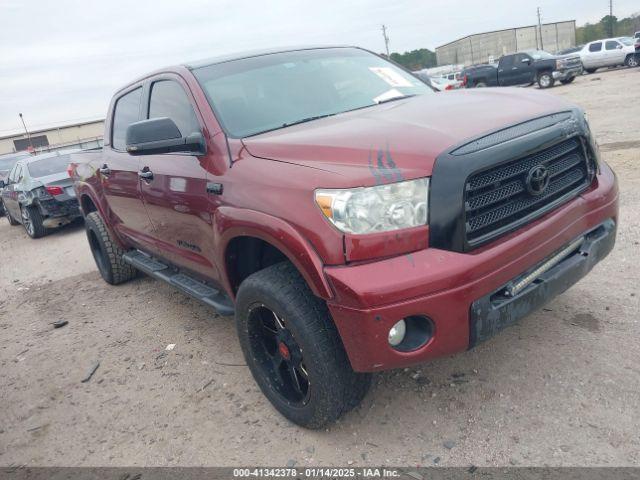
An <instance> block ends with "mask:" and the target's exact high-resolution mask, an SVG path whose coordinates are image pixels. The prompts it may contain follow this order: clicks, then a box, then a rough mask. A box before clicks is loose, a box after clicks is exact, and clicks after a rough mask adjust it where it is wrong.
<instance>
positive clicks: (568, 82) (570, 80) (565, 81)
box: [560, 77, 576, 85]
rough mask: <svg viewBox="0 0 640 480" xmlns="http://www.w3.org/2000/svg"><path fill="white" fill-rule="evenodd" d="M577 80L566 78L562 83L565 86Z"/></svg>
mask: <svg viewBox="0 0 640 480" xmlns="http://www.w3.org/2000/svg"><path fill="white" fill-rule="evenodd" d="M575 79H576V77H569V78H565V79H564V80H560V83H561V84H563V85H569V84H570V83H571V82H573V81H574V80H575Z"/></svg>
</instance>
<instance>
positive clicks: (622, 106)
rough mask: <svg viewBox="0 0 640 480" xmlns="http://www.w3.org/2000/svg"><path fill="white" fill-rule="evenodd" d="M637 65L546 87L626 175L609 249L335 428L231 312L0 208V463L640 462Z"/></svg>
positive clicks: (398, 375) (389, 385) (78, 238)
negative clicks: (300, 411) (309, 425)
mask: <svg viewBox="0 0 640 480" xmlns="http://www.w3.org/2000/svg"><path fill="white" fill-rule="evenodd" d="M639 81H640V69H635V70H627V69H620V70H616V71H605V72H602V73H597V74H594V75H588V76H584V77H581V78H578V79H577V80H576V81H575V82H574V84H572V85H567V86H561V87H557V88H554V89H552V90H551V91H550V93H552V94H556V95H561V96H563V97H566V98H568V99H571V100H573V101H575V102H576V103H578V104H580V105H582V106H583V107H585V108H586V109H587V111H588V114H589V117H590V120H591V123H592V127H593V129H594V131H595V132H596V134H597V136H598V138H599V141H600V144H601V145H602V149H603V152H604V157H605V159H606V161H608V162H609V163H610V164H611V165H612V166H613V168H614V169H615V170H616V172H617V174H618V177H619V180H620V187H621V222H622V223H621V225H620V228H619V237H618V243H617V246H616V248H615V250H614V252H613V253H612V254H611V255H610V256H609V257H608V258H607V259H606V260H605V261H604V262H603V263H601V264H600V265H598V266H597V267H596V268H595V270H594V271H593V272H592V274H591V275H589V276H588V277H587V278H586V279H584V280H583V281H581V282H580V283H579V284H577V285H576V286H574V287H573V288H572V289H570V290H569V291H568V292H566V293H565V294H564V295H562V296H561V297H559V298H557V299H556V300H555V301H553V302H552V303H550V304H549V305H548V306H547V308H545V309H544V310H542V311H540V312H539V313H536V314H534V315H531V316H530V317H529V318H527V319H525V320H523V321H522V322H520V324H519V325H517V326H515V327H512V328H509V329H507V330H506V331H504V332H503V333H502V334H500V335H499V336H497V337H496V338H494V339H492V340H491V341H489V342H487V343H485V344H483V345H481V346H480V347H479V348H477V349H475V350H473V351H470V352H466V353H463V354H460V355H457V356H454V357H450V358H443V359H440V360H437V361H434V362H431V363H428V364H425V365H422V366H420V367H418V368H412V369H406V370H400V371H394V372H388V373H384V374H380V375H377V376H376V378H375V382H374V386H373V388H372V391H371V392H370V394H369V395H368V396H367V398H366V399H365V401H364V402H363V404H362V406H361V407H360V408H358V409H356V410H355V411H354V412H352V413H350V414H349V415H347V416H346V417H344V418H343V419H342V420H341V421H340V422H339V423H337V424H335V425H333V426H332V427H331V428H329V429H328V430H326V431H319V432H311V431H306V430H303V429H300V428H298V427H296V426H294V425H292V424H290V423H288V422H287V421H286V420H284V419H283V418H282V417H281V416H279V415H278V414H277V413H276V412H275V411H274V409H273V408H271V406H270V405H269V403H268V402H267V401H266V399H265V398H264V397H263V396H262V394H261V393H260V392H259V390H258V388H257V386H256V385H255V384H254V382H253V380H252V378H251V376H250V374H249V371H248V369H247V368H246V367H245V366H244V362H243V358H242V354H241V352H240V348H239V345H238V341H237V340H236V337H235V329H234V325H233V321H232V319H230V318H226V317H219V316H216V315H215V314H214V313H212V312H211V310H209V309H208V308H207V307H205V306H203V305H201V304H199V303H198V302H196V301H194V300H191V299H190V298H188V297H186V296H184V295H182V294H180V293H179V292H177V291H175V290H173V289H172V288H170V287H168V286H166V285H164V284H162V283H160V282H157V281H153V280H150V279H148V278H140V279H137V280H135V281H132V282H130V283H128V284H125V285H122V286H118V287H111V286H109V285H107V284H105V283H104V282H103V281H102V280H101V279H100V278H99V276H98V273H97V272H96V269H95V266H94V264H93V259H92V258H91V254H90V252H89V249H88V247H87V244H86V239H85V235H84V231H83V228H82V226H80V225H75V226H70V227H69V228H66V229H64V230H61V231H58V232H56V233H54V234H52V235H50V236H48V237H46V238H44V239H40V240H37V241H34V240H30V239H28V238H27V236H26V234H25V233H24V231H23V230H22V228H20V227H10V226H9V225H8V223H7V221H6V220H5V219H2V220H0V244H1V245H2V261H1V262H2V263H1V266H0V405H1V406H2V414H1V415H0V465H13V464H15V465H29V466H35V465H57V466H78V465H83V466H138V465H139V466H142V465H150V466H163V465H185V466H186V465H208V466H214V465H246V464H262V465H286V464H288V465H292V464H294V462H295V465H307V464H315V465H347V464H350V465H354V466H364V465H380V464H386V465H411V466H416V465H427V466H428V465H434V464H437V465H461V466H462V465H478V466H503V465H536V466H538V465H554V466H556V465H638V464H640V436H639V435H640V434H639V433H638V432H640V415H638V412H639V411H640V400H639V399H640V396H639V395H638V392H639V391H640V362H639V360H640V350H639V344H638V338H639V337H640V323H639V320H640V315H639V313H640V297H639V295H640V291H639V288H638V286H639V285H640V274H639V273H638V272H639V269H638V266H639V264H638V254H639V253H640V246H639V245H640V227H639V226H640V193H639V192H640V173H639V172H640V169H639V168H638V167H639V165H640V153H639V152H640V148H639V147H640V134H639V133H638V128H637V125H638V119H637V108H636V107H634V105H638V103H639V102H640V93H639V90H638V88H637V87H638V84H639ZM443 95H446V93H444V94H443ZM61 319H65V320H68V321H69V324H68V325H67V326H65V327H63V328H60V329H53V328H52V325H51V323H52V322H54V321H56V320H61ZM168 344H175V345H176V346H175V348H174V349H173V350H170V351H167V350H165V348H166V347H167V345H168ZM95 362H99V363H100V365H99V367H98V369H97V370H96V371H95V374H94V375H93V377H92V378H91V379H90V380H89V381H88V382H86V383H82V382H81V380H82V379H83V378H84V377H85V376H86V375H87V372H88V371H89V370H90V369H91V367H92V366H93V365H94V364H95Z"/></svg>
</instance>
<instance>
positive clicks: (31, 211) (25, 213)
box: [20, 206, 47, 238]
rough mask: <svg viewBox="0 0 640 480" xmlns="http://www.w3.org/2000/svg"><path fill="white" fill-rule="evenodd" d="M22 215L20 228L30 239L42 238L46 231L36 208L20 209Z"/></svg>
mask: <svg viewBox="0 0 640 480" xmlns="http://www.w3.org/2000/svg"><path fill="white" fill-rule="evenodd" d="M20 213H21V214H22V226H23V227H24V229H25V230H26V232H27V235H29V236H30V237H31V238H40V237H44V236H45V235H46V234H47V229H46V228H45V227H44V225H43V224H42V222H43V218H42V215H41V214H40V210H38V207H34V206H31V207H20Z"/></svg>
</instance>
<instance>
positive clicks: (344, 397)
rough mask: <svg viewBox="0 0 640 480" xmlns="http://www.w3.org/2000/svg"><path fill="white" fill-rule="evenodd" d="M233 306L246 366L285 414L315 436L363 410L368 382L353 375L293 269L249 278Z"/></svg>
mask: <svg viewBox="0 0 640 480" xmlns="http://www.w3.org/2000/svg"><path fill="white" fill-rule="evenodd" d="M236 300H237V301H236V326H237V329H238V336H239V339H240V345H241V347H242V351H243V353H244V357H245V359H246V362H247V365H248V366H249V369H250V370H251V373H252V374H253V377H254V379H255V381H256V382H257V384H258V386H259V387H260V389H261V390H262V393H264V395H265V396H266V397H267V398H268V399H269V401H270V402H271V403H272V405H273V406H274V407H275V408H276V409H277V410H278V411H279V412H280V413H281V414H282V415H284V416H285V417H286V418H288V419H289V420H291V421H292V422H294V423H296V424H298V425H300V426H302V427H306V428H312V429H318V428H322V427H324V426H325V425H327V424H328V423H331V422H333V421H335V420H336V419H338V418H339V417H340V416H341V415H342V414H344V413H345V412H347V411H349V410H350V409H352V408H353V407H355V406H356V405H358V404H359V403H360V401H361V400H362V398H363V397H364V396H365V394H366V392H367V390H368V389H369V386H370V382H371V375H370V374H361V373H356V372H354V371H353V370H352V368H351V365H350V363H349V360H348V358H347V355H346V353H345V351H344V347H343V346H342V342H341V340H340V336H339V335H338V332H337V330H336V327H335V325H334V324H333V321H332V319H331V317H330V315H329V312H328V310H327V306H326V304H325V303H324V301H322V300H321V299H319V298H317V297H315V296H314V295H313V293H312V292H311V290H310V289H309V287H308V286H307V284H306V282H305V281H304V279H303V278H302V277H301V276H300V274H299V273H298V271H297V270H296V269H295V268H294V267H293V265H291V264H290V263H287V262H284V263H279V264H276V265H273V266H271V267H267V268H265V269H264V270H260V271H258V272H256V273H254V274H253V275H251V276H249V277H248V278H247V279H246V280H244V282H242V284H241V285H240V289H239V290H238V295H237V299H236Z"/></svg>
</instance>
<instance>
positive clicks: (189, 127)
mask: <svg viewBox="0 0 640 480" xmlns="http://www.w3.org/2000/svg"><path fill="white" fill-rule="evenodd" d="M160 117H168V118H170V119H171V120H173V121H174V122H175V124H176V126H177V127H178V129H179V130H180V133H181V134H182V136H183V137H186V136H188V135H191V134H192V133H196V132H199V131H200V124H199V123H198V119H197V118H196V114H195V112H194V111H193V107H192V106H191V102H190V101H189V98H188V97H187V94H186V93H185V91H184V90H183V88H182V87H181V86H180V85H179V84H178V83H177V82H174V81H172V80H160V81H158V82H155V83H154V84H153V86H152V87H151V98H150V99H149V118H160Z"/></svg>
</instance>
